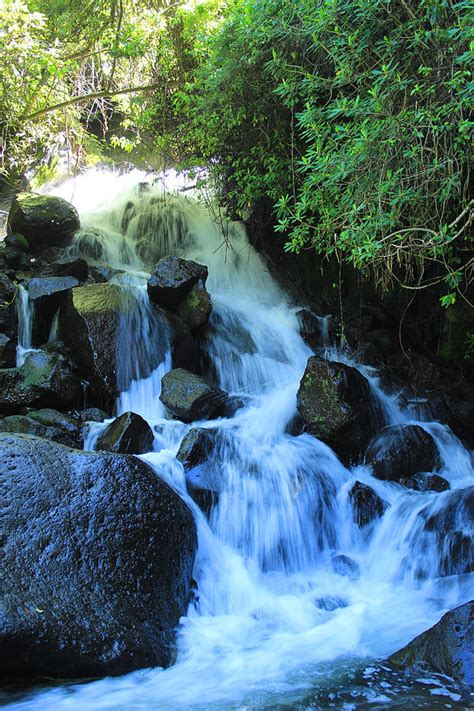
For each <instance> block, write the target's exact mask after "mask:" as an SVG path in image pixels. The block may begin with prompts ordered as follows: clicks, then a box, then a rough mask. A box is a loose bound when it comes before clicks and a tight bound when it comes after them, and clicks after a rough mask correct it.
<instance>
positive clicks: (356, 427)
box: [297, 356, 375, 460]
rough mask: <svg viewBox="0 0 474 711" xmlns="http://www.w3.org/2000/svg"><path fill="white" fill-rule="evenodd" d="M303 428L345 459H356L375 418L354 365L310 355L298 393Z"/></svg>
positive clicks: (364, 382)
mask: <svg viewBox="0 0 474 711" xmlns="http://www.w3.org/2000/svg"><path fill="white" fill-rule="evenodd" d="M297 408H298V412H299V414H300V416H301V418H302V420H303V423H304V427H305V430H306V431H308V432H309V433H310V434H313V435H314V436H315V437H317V438H318V439H320V440H322V441H323V442H326V443H327V444H329V445H330V446H331V447H332V448H333V449H334V450H335V451H336V452H337V454H339V456H341V457H342V458H343V459H344V460H355V459H357V458H358V457H359V456H360V455H361V454H362V453H363V452H364V451H365V448H366V446H367V443H368V441H369V440H370V439H371V437H372V436H373V432H374V428H375V417H374V413H373V406H372V403H371V397H370V388H369V383H368V381H367V379H366V378H364V376H363V375H361V374H360V373H359V371H358V370H357V369H356V368H353V367H351V366H349V365H345V364H343V363H337V362H335V361H328V360H324V359H322V358H318V357H316V356H312V357H311V358H309V360H308V363H307V365H306V370H305V372H304V375H303V378H302V380H301V383H300V387H299V390H298V394H297Z"/></svg>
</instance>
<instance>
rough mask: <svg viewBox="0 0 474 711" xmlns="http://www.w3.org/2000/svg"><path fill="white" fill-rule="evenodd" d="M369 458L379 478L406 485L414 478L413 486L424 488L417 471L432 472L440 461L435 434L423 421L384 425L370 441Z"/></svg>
mask: <svg viewBox="0 0 474 711" xmlns="http://www.w3.org/2000/svg"><path fill="white" fill-rule="evenodd" d="M366 461H367V463H368V464H370V465H371V466H372V469H373V472H374V475H375V476H376V477H377V478H378V479H385V480H388V481H397V482H399V483H401V484H405V485H406V486H410V482H411V483H412V485H413V484H414V486H412V488H423V486H422V485H420V484H419V480H418V483H417V480H416V479H413V477H415V475H417V474H420V473H423V472H432V471H433V470H435V469H438V468H439V466H440V464H441V462H440V458H439V454H438V449H437V447H436V444H435V441H434V439H433V437H432V436H431V435H430V434H429V433H428V432H426V430H424V429H423V428H422V427H420V425H394V426H391V427H385V428H384V429H383V430H382V431H381V433H380V434H379V435H378V436H377V437H376V439H375V440H374V441H373V442H372V443H371V444H370V446H369V448H368V450H367V453H366ZM411 480H412V481H411Z"/></svg>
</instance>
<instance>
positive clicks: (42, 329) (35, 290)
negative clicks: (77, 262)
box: [26, 276, 79, 345]
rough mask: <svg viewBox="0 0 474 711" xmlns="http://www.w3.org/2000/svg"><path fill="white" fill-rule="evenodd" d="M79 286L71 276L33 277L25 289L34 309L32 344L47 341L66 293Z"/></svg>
mask: <svg viewBox="0 0 474 711" xmlns="http://www.w3.org/2000/svg"><path fill="white" fill-rule="evenodd" d="M75 286H79V281H78V280H77V279H76V278H75V277H72V276H50V277H34V278H33V279H30V280H29V281H28V282H27V284H26V287H27V289H28V299H29V301H30V302H31V304H32V306H33V308H34V315H35V316H34V320H33V334H32V337H33V344H34V345H39V344H41V343H43V342H44V341H47V340H48V335H49V331H50V329H51V324H52V321H53V318H54V315H55V313H56V311H57V310H58V309H59V308H60V306H61V305H62V304H63V303H64V301H65V299H66V296H67V292H68V291H69V290H70V289H73V288H74V287H75Z"/></svg>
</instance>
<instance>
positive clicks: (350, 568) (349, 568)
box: [331, 553, 360, 580]
mask: <svg viewBox="0 0 474 711" xmlns="http://www.w3.org/2000/svg"><path fill="white" fill-rule="evenodd" d="M331 565H332V569H333V570H334V572H335V573H337V574H338V575H342V576H343V577H345V578H349V580H358V579H359V578H360V566H359V563H358V562H357V561H356V560H354V559H353V558H350V557H349V556H348V555H343V554H342V553H341V554H339V555H333V557H332V558H331Z"/></svg>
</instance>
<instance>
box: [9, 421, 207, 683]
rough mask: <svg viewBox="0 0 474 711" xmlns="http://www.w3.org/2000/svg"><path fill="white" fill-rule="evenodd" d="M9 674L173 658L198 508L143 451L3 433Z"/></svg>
mask: <svg viewBox="0 0 474 711" xmlns="http://www.w3.org/2000/svg"><path fill="white" fill-rule="evenodd" d="M0 452H1V454H0V486H1V495H0V509H1V517H2V543H3V559H2V573H3V581H4V582H3V584H2V588H1V592H0V606H1V610H2V614H1V616H0V669H1V672H0V673H1V674H2V675H3V676H5V677H12V676H23V677H26V676H33V675H42V676H48V677H51V676H55V677H59V678H67V677H75V678H77V677H86V676H103V675H114V674H124V673H127V672H130V671H132V670H134V669H138V668H140V667H151V666H156V665H160V666H168V665H169V664H170V663H172V662H173V661H174V656H175V652H174V634H175V633H174V629H175V627H176V625H177V624H178V621H179V618H180V617H181V616H182V615H184V614H185V613H186V608H187V604H188V600H189V594H190V584H191V575H192V567H193V561H194V555H195V549H196V530H195V524H194V521H193V517H192V514H191V512H190V510H189V509H188V507H187V506H186V505H185V504H184V502H183V501H182V500H181V499H180V498H179V496H178V495H177V494H176V493H175V492H174V491H173V490H172V489H171V488H170V487H169V486H168V485H167V484H166V483H165V482H164V481H163V480H161V479H160V478H159V477H158V476H157V475H156V473H155V472H154V471H153V470H152V469H151V468H149V467H148V465H146V464H145V463H144V462H143V461H141V460H139V459H137V458H136V457H130V456H128V455H121V454H109V453H105V452H80V451H77V450H73V449H69V448H68V447H64V446H62V445H59V444H56V443H53V442H47V441H46V440H42V439H39V438H38V437H32V436H29V435H13V434H11V435H6V434H2V435H0Z"/></svg>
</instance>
